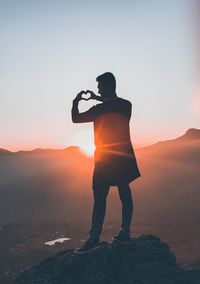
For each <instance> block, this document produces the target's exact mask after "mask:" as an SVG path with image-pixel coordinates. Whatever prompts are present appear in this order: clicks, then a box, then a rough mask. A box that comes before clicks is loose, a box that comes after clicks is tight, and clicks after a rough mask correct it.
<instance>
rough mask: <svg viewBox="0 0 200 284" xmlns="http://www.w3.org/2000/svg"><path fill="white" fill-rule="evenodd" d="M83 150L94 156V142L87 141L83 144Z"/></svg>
mask: <svg viewBox="0 0 200 284" xmlns="http://www.w3.org/2000/svg"><path fill="white" fill-rule="evenodd" d="M81 150H82V151H83V152H84V153H85V154H86V155H87V156H93V155H94V150H95V147H94V144H93V143H92V142H91V143H90V142H86V143H82V144H81Z"/></svg>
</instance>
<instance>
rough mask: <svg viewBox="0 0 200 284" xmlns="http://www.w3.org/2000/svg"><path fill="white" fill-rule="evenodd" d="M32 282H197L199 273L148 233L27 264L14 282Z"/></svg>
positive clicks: (64, 252) (123, 283)
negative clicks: (181, 263)
mask: <svg viewBox="0 0 200 284" xmlns="http://www.w3.org/2000/svg"><path fill="white" fill-rule="evenodd" d="M198 277H199V278H198ZM195 281H199V282H195ZM33 283H34V284H37V283H38V284H39V283H40V284H157V283H158V284H197V283H200V275H199V274H198V273H197V274H195V273H192V272H191V271H190V272H186V271H184V270H182V269H181V268H180V267H179V266H178V264H177V263H176V257H175V256H174V254H173V253H172V252H171V251H170V249H169V246H168V245H167V244H165V243H162V242H161V241H160V239H159V238H157V237H155V236H152V235H149V236H141V237H139V238H132V240H131V243H130V244H126V245H125V244H124V245H121V244H117V243H113V244H110V243H107V242H102V243H101V245H100V246H99V247H98V249H96V250H95V251H92V252H90V253H87V254H81V255H80V254H75V253H74V251H73V250H68V251H61V252H59V253H58V254H56V255H55V256H54V257H49V258H47V259H46V260H45V261H43V262H42V263H40V264H38V265H34V266H32V267H30V268H27V269H26V270H24V271H23V272H22V273H21V274H20V275H19V276H18V277H17V279H16V280H15V282H14V284H33Z"/></svg>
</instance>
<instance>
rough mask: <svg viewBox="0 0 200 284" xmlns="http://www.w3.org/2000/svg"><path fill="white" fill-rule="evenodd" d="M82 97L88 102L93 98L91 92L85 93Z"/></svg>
mask: <svg viewBox="0 0 200 284" xmlns="http://www.w3.org/2000/svg"><path fill="white" fill-rule="evenodd" d="M81 97H82V99H83V100H85V101H88V100H89V99H90V98H91V94H90V93H89V92H85V93H84V94H82V96H81Z"/></svg>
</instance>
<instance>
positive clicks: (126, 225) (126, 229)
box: [118, 184, 133, 235]
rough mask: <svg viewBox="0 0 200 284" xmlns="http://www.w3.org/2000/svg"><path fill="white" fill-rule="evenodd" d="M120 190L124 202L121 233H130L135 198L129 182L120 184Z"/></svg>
mask: <svg viewBox="0 0 200 284" xmlns="http://www.w3.org/2000/svg"><path fill="white" fill-rule="evenodd" d="M118 192H119V196H120V200H121V202H122V223H121V233H122V234H125V235H129V233H130V226H131V220H132V214H133V199H132V195H131V189H130V186H129V184H121V185H118Z"/></svg>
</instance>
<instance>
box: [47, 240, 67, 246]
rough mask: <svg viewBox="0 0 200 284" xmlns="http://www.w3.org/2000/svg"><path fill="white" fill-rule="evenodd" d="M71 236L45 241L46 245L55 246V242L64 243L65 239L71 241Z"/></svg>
mask: <svg viewBox="0 0 200 284" xmlns="http://www.w3.org/2000/svg"><path fill="white" fill-rule="evenodd" d="M70 240H71V238H59V239H56V240H53V241H48V242H46V243H45V245H47V246H54V245H55V243H63V242H64V241H70Z"/></svg>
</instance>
